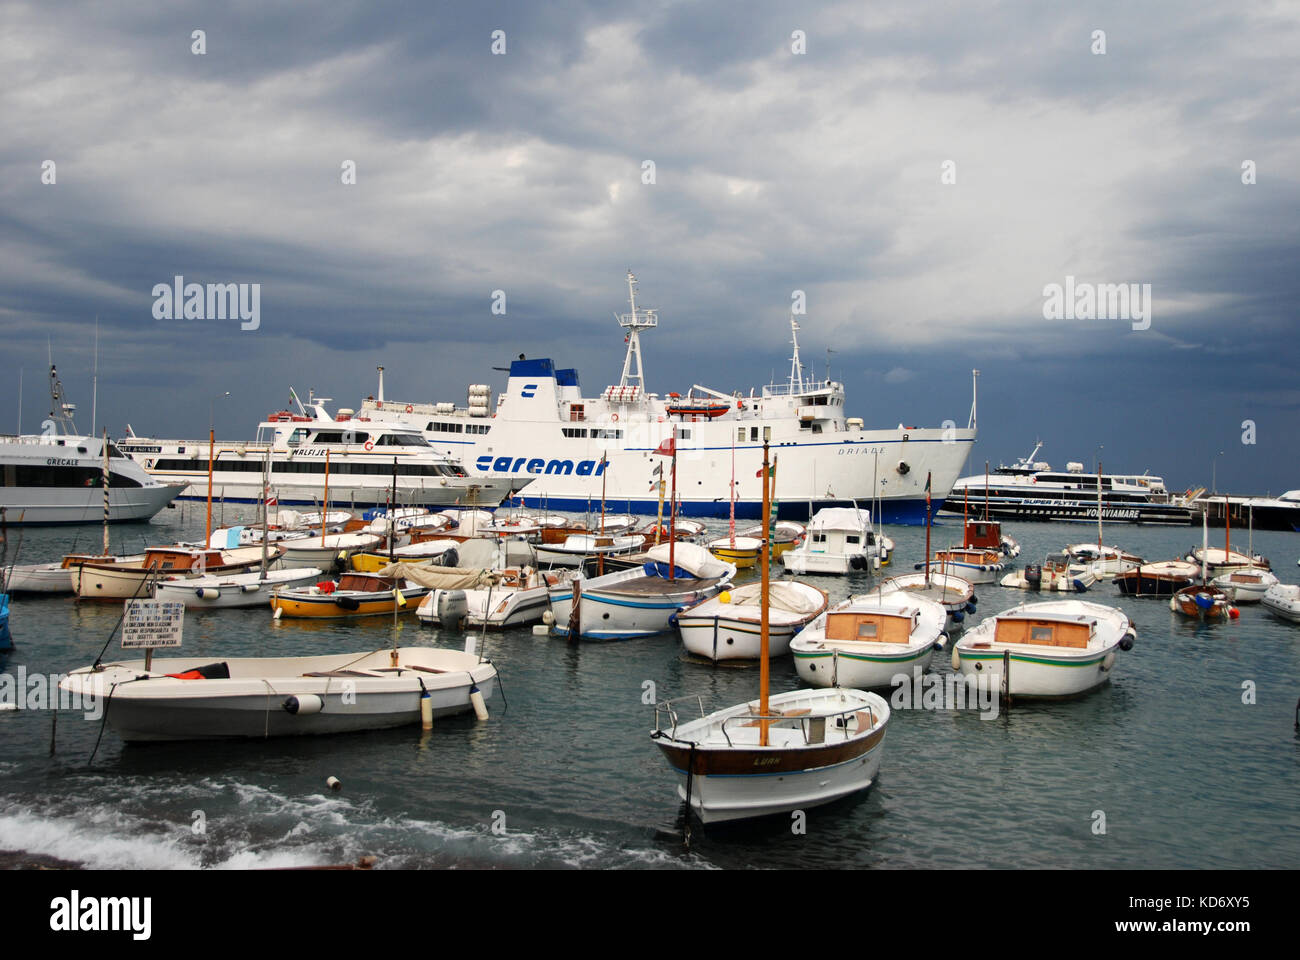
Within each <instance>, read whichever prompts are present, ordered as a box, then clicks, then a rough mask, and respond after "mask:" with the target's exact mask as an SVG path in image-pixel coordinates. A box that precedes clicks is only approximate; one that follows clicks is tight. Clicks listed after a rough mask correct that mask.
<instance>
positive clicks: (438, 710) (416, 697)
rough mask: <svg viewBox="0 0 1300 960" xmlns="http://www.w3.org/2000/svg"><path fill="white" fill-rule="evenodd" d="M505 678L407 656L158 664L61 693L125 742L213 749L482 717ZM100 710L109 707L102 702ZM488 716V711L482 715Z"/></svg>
mask: <svg viewBox="0 0 1300 960" xmlns="http://www.w3.org/2000/svg"><path fill="white" fill-rule="evenodd" d="M496 686H497V670H496V667H495V666H493V664H492V662H491V661H490V660H480V659H479V657H478V656H477V655H475V654H468V653H463V652H461V651H458V650H440V649H435V648H431V647H399V648H397V649H395V650H390V649H385V650H375V651H372V652H370V653H340V654H333V655H330V656H319V657H276V658H269V657H268V658H261V657H259V658H249V657H232V658H229V659H226V660H220V661H215V662H214V661H213V659H212V658H211V657H184V658H174V659H173V658H155V659H154V660H153V663H152V665H151V668H146V667H145V662H144V661H143V660H128V661H120V662H115V663H108V664H103V665H101V666H100V667H99V668H98V669H96V668H94V667H84V668H82V669H80V670H74V671H73V672H72V673H70V674H69V675H68V676H67V677H65V678H64V679H63V680H62V681H61V682H60V683H59V688H60V689H62V690H67V691H69V692H71V693H74V694H80V695H85V696H95V697H97V698H99V697H103V698H104V700H103V701H102V702H104V703H105V712H106V719H107V721H108V723H109V725H110V726H111V727H112V728H113V729H114V730H116V731H117V734H118V736H120V737H121V738H122V739H123V740H126V741H140V740H212V739H232V738H241V737H248V738H256V739H259V740H260V739H262V738H265V737H281V736H300V735H304V734H325V733H351V732H354V731H358V730H383V729H387V728H390V727H401V726H407V725H411V724H417V723H420V720H421V710H422V704H423V703H425V702H427V703H428V712H429V713H430V714H431V715H432V716H434V717H440V716H450V715H452V714H457V713H465V712H467V711H469V710H478V705H476V703H475V697H476V695H478V697H479V701H478V703H479V704H482V702H483V701H486V700H488V699H490V698H491V696H492V694H493V693H494V692H495V690H496ZM97 702H101V701H97ZM480 716H486V707H485V706H484V707H483V709H482V710H481V712H480Z"/></svg>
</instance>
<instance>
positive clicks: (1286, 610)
mask: <svg viewBox="0 0 1300 960" xmlns="http://www.w3.org/2000/svg"><path fill="white" fill-rule="evenodd" d="M1261 602H1262V603H1263V604H1264V607H1265V609H1267V610H1268V612H1269V613H1271V614H1273V615H1274V616H1276V617H1281V618H1282V619H1283V620H1290V621H1291V622H1292V623H1300V587H1297V586H1295V585H1293V584H1290V583H1275V584H1274V585H1273V586H1271V587H1269V588H1268V590H1267V591H1265V593H1264V599H1263V601H1261Z"/></svg>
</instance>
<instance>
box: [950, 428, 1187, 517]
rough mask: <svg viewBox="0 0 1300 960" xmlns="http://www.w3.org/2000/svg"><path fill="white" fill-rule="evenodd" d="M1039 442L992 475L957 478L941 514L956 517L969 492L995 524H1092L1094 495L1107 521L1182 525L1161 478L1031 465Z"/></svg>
mask: <svg viewBox="0 0 1300 960" xmlns="http://www.w3.org/2000/svg"><path fill="white" fill-rule="evenodd" d="M1041 448H1042V443H1039V444H1038V446H1036V447H1034V450H1033V452H1032V453H1030V454H1029V456H1028V457H1025V458H1024V459H1023V460H1019V461H1017V462H1016V463H1014V464H1012V465H1011V466H1009V467H1008V466H999V467H997V469H995V470H994V471H993V473H992V476H986V475H984V474H979V475H976V476H970V477H961V478H960V479H958V480H956V481H955V482H954V483H953V485H952V492H951V493H950V494H949V496H948V500H947V503H946V504H945V505H944V507H943V511H942V512H944V513H948V514H953V513H960V511H959V510H958V509H957V504H958V501H959V500H961V499H962V497H963V496H964V495H965V494H967V493H969V495H970V498H971V500H972V501H974V500H977V499H980V498H984V497H985V496H986V495H987V499H988V516H989V517H991V518H992V519H994V520H1070V521H1076V522H1095V521H1096V520H1097V496H1098V493H1099V492H1100V494H1101V500H1102V504H1101V514H1102V516H1103V517H1104V519H1106V520H1107V521H1118V522H1122V523H1153V524H1174V525H1178V526H1184V527H1185V526H1187V525H1189V524H1190V523H1191V522H1192V511H1191V508H1189V507H1188V506H1186V505H1185V504H1183V503H1179V502H1176V501H1175V500H1174V498H1173V497H1172V496H1171V495H1170V493H1169V491H1168V490H1167V489H1166V488H1165V482H1164V480H1162V479H1161V478H1160V477H1156V476H1152V475H1150V474H1145V473H1144V474H1141V475H1138V474H1112V473H1107V474H1102V477H1101V485H1100V488H1099V487H1098V483H1097V477H1096V476H1095V475H1089V474H1087V473H1084V470H1083V464H1082V463H1069V464H1067V465H1066V468H1065V470H1063V471H1061V470H1053V469H1052V467H1051V464H1048V463H1044V462H1042V461H1035V460H1034V457H1035V456H1037V455H1038V451H1039V450H1040V449H1041Z"/></svg>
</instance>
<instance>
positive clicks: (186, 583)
mask: <svg viewBox="0 0 1300 960" xmlns="http://www.w3.org/2000/svg"><path fill="white" fill-rule="evenodd" d="M323 573H324V571H322V570H318V569H315V568H313V567H297V568H294V569H292V570H267V571H266V572H265V573H262V572H260V571H254V572H252V573H235V574H230V575H227V576H216V575H212V576H202V577H191V578H184V577H177V578H175V579H173V578H171V577H168V578H167V579H165V580H159V581H158V582H157V583H156V584H154V588H153V596H154V599H155V600H177V601H179V602H181V603H183V604H185V608H186V609H187V610H225V609H228V608H230V607H264V606H266V604H267V601H268V600H270V598H271V594H273V593H275V591H277V590H289V589H293V588H295V587H305V586H308V585H309V584H313V583H315V582H316V581H318V580H319V579H320V578H321V576H322V575H323Z"/></svg>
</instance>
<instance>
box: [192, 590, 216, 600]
mask: <svg viewBox="0 0 1300 960" xmlns="http://www.w3.org/2000/svg"><path fill="white" fill-rule="evenodd" d="M195 593H197V594H198V595H199V599H200V600H216V599H217V598H219V597H220V596H221V591H220V590H219V589H217V588H216V587H199V589H198V590H196V591H195Z"/></svg>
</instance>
